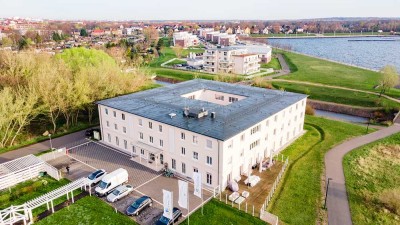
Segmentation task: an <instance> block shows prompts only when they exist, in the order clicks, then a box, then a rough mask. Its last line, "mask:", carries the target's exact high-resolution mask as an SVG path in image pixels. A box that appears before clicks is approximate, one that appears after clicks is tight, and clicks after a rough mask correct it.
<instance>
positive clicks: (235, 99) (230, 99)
mask: <svg viewBox="0 0 400 225" xmlns="http://www.w3.org/2000/svg"><path fill="white" fill-rule="evenodd" d="M237 101H239V99H238V98H235V97H229V102H237Z"/></svg>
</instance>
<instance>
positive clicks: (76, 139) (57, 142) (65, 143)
mask: <svg viewBox="0 0 400 225" xmlns="http://www.w3.org/2000/svg"><path fill="white" fill-rule="evenodd" d="M85 140H86V139H85V130H83V131H78V132H75V133H71V134H67V135H64V136H61V137H58V138H54V139H52V145H53V148H62V147H69V146H75V145H77V144H79V143H83V142H85ZM47 149H50V141H49V140H47V141H43V142H39V143H36V144H33V145H29V146H26V147H23V148H20V149H16V150H13V151H9V152H6V153H3V154H1V155H0V163H4V162H7V161H10V160H13V159H16V158H19V157H22V156H26V155H29V154H36V153H39V152H41V151H43V150H47Z"/></svg>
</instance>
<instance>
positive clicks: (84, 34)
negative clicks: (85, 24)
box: [79, 28, 88, 37]
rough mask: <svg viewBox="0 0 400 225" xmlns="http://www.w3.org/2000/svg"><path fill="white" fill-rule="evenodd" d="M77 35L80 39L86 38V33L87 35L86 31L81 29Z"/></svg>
mask: <svg viewBox="0 0 400 225" xmlns="http://www.w3.org/2000/svg"><path fill="white" fill-rule="evenodd" d="M79 35H80V36H81V37H87V36H88V33H87V31H86V29H84V28H82V29H81V31H80V34H79Z"/></svg>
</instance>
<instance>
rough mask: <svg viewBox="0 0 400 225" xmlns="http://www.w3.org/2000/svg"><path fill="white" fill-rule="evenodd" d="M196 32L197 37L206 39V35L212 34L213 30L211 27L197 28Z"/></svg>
mask: <svg viewBox="0 0 400 225" xmlns="http://www.w3.org/2000/svg"><path fill="white" fill-rule="evenodd" d="M198 32H199V37H202V38H206V35H207V33H209V32H214V28H212V27H207V28H199V29H198Z"/></svg>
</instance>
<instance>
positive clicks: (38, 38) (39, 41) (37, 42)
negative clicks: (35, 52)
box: [34, 32, 43, 45]
mask: <svg viewBox="0 0 400 225" xmlns="http://www.w3.org/2000/svg"><path fill="white" fill-rule="evenodd" d="M34 41H35V43H36V44H37V45H38V44H41V43H42V41H43V38H42V36H40V34H39V33H37V32H36V35H35V38H34Z"/></svg>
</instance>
